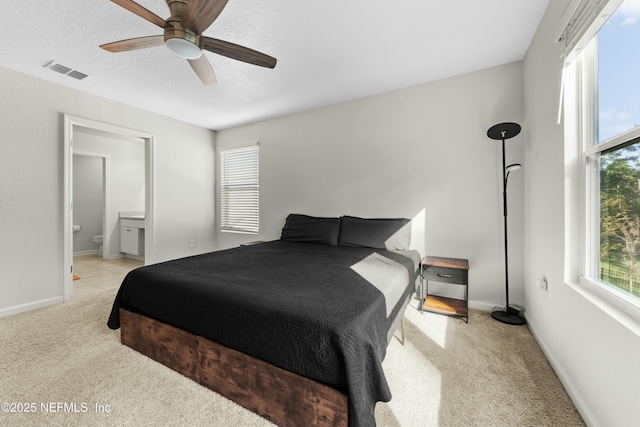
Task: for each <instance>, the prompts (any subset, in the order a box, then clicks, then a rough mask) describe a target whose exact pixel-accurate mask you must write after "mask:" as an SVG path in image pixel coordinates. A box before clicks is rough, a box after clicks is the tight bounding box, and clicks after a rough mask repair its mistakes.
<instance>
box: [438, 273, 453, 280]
mask: <svg viewBox="0 0 640 427" xmlns="http://www.w3.org/2000/svg"><path fill="white" fill-rule="evenodd" d="M436 276H438V277H442V278H443V279H451V278H452V277H453V274H440V273H438V274H436Z"/></svg>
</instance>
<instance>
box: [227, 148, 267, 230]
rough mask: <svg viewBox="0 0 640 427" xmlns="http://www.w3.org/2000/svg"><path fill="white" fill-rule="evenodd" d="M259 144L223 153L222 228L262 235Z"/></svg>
mask: <svg viewBox="0 0 640 427" xmlns="http://www.w3.org/2000/svg"><path fill="white" fill-rule="evenodd" d="M258 164H259V156H258V144H255V145H251V146H245V147H240V148H234V149H230V150H225V151H221V152H220V225H221V227H220V228H221V230H222V231H228V232H237V233H250V234H258V230H259V219H260V216H259V195H260V187H259V168H258Z"/></svg>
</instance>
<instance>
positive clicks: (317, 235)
mask: <svg viewBox="0 0 640 427" xmlns="http://www.w3.org/2000/svg"><path fill="white" fill-rule="evenodd" d="M340 222H341V221H340V218H318V217H314V216H308V215H300V214H290V215H289V216H288V217H287V221H286V222H285V224H284V227H283V228H282V235H281V236H280V239H281V240H289V241H291V242H307V243H321V244H324V245H333V246H337V245H338V236H339V235H340Z"/></svg>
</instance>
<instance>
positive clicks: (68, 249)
mask: <svg viewBox="0 0 640 427" xmlns="http://www.w3.org/2000/svg"><path fill="white" fill-rule="evenodd" d="M76 127H83V128H91V129H95V130H100V131H104V132H109V133H114V134H118V135H124V136H129V137H136V138H142V139H144V141H145V142H144V146H145V150H144V152H145V154H144V156H145V210H146V217H145V233H144V253H145V258H144V262H145V264H153V262H154V251H153V236H154V216H153V214H154V204H153V203H154V198H153V176H154V175H153V159H154V155H153V150H154V141H153V135H152V134H150V133H147V132H141V131H138V130H133V129H128V128H124V127H121V126H116V125H111V124H108V123H102V122H98V121H95V120H91V119H85V118H82V117H77V116H73V115H69V114H65V115H64V204H63V211H64V214H63V218H64V224H63V227H62V228H63V233H64V239H63V241H64V248H63V263H64V268H63V270H62V271H63V275H64V277H63V284H64V290H63V297H64V301H69V300H70V299H71V297H72V295H73V136H74V130H75V128H76Z"/></svg>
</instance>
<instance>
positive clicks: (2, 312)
mask: <svg viewBox="0 0 640 427" xmlns="http://www.w3.org/2000/svg"><path fill="white" fill-rule="evenodd" d="M62 302H64V298H63V297H62V296H59V297H54V298H48V299H43V300H40V301H34V302H30V303H27V304H20V305H14V306H13V307H7V308H2V309H0V317H6V316H11V315H14V314H18V313H22V312H25V311H31V310H35V309H37V308H44V307H48V306H50V305H55V304H60V303H62Z"/></svg>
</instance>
